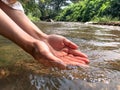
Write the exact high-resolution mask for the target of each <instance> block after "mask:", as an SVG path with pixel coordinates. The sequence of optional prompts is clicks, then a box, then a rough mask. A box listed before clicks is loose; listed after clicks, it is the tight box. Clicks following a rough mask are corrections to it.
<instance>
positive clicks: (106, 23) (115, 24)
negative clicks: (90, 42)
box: [92, 21, 120, 26]
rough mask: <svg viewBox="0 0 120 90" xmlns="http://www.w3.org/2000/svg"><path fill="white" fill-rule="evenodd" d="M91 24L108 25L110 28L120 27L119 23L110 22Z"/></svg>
mask: <svg viewBox="0 0 120 90" xmlns="http://www.w3.org/2000/svg"><path fill="white" fill-rule="evenodd" d="M92 24H99V25H110V26H120V21H115V22H114V21H111V22H93V23H92Z"/></svg>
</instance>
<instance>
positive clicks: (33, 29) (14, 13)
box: [0, 2, 47, 39]
mask: <svg viewBox="0 0 120 90" xmlns="http://www.w3.org/2000/svg"><path fill="white" fill-rule="evenodd" d="M0 5H1V8H2V10H4V12H6V13H7V15H8V16H9V17H10V18H11V19H12V20H14V22H15V23H16V24H17V25H19V26H20V27H21V28H22V29H23V30H24V31H25V32H27V33H28V34H29V35H31V36H32V37H34V38H36V39H42V38H46V36H47V35H46V34H45V33H43V32H42V31H40V30H39V28H38V27H37V26H36V25H35V24H34V23H32V22H31V21H30V20H29V19H28V17H27V16H26V15H25V14H24V13H23V12H21V11H19V10H14V9H12V8H10V7H8V6H7V5H5V4H4V3H2V2H1V3H0Z"/></svg>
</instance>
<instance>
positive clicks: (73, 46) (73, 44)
mask: <svg viewBox="0 0 120 90" xmlns="http://www.w3.org/2000/svg"><path fill="white" fill-rule="evenodd" d="M63 43H64V44H65V46H67V47H69V48H72V49H77V48H78V46H77V45H76V44H75V43H73V42H71V41H70V40H68V39H66V38H65V39H64V40H63Z"/></svg>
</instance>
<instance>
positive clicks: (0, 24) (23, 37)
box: [0, 9, 35, 52]
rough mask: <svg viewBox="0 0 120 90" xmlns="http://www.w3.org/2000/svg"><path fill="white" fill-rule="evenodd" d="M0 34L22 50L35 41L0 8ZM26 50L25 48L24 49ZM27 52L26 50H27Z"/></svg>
mask: <svg viewBox="0 0 120 90" xmlns="http://www.w3.org/2000/svg"><path fill="white" fill-rule="evenodd" d="M0 35H3V36H5V37H6V38H8V39H10V40H11V41H13V42H15V43H16V44H17V45H19V46H20V47H22V48H23V49H24V50H25V48H26V47H28V46H30V44H32V42H34V41H35V39H34V38H33V37H31V36H30V35H28V34H27V33H26V32H24V31H23V30H22V29H21V28H20V27H19V26H17V24H16V23H14V22H13V21H12V20H11V19H10V18H9V17H8V16H7V15H6V14H5V13H4V12H3V11H2V10H1V9H0ZM26 51H27V50H26ZM27 52H28V51H27Z"/></svg>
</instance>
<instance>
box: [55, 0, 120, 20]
mask: <svg viewBox="0 0 120 90" xmlns="http://www.w3.org/2000/svg"><path fill="white" fill-rule="evenodd" d="M102 17H103V18H102ZM107 17H108V18H107ZM116 17H117V19H120V0H81V1H79V3H76V4H71V5H70V6H68V7H67V8H65V9H64V10H63V11H62V12H61V13H60V14H59V15H58V16H57V17H56V20H61V21H82V22H86V21H90V20H98V18H100V19H101V20H102V19H109V20H112V19H111V18H116Z"/></svg>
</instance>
